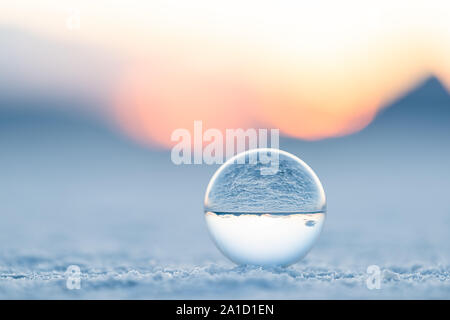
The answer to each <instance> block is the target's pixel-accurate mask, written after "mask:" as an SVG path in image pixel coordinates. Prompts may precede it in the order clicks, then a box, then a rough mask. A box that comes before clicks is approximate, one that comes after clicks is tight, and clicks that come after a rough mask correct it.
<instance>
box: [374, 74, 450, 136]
mask: <svg viewBox="0 0 450 320" xmlns="http://www.w3.org/2000/svg"><path fill="white" fill-rule="evenodd" d="M410 126H411V128H422V127H423V126H439V127H442V126H448V127H450V93H449V92H448V91H447V89H446V88H445V87H444V85H443V84H442V83H441V81H440V80H439V79H438V78H436V77H434V76H432V77H429V78H427V79H426V80H424V81H423V82H422V83H421V84H419V85H418V86H416V87H415V88H414V89H412V90H411V91H410V92H408V93H407V94H405V95H403V96H402V97H400V98H399V99H397V100H396V101H395V102H393V103H392V104H390V105H389V106H387V107H385V108H384V109H383V110H381V111H380V112H379V113H378V115H377V116H376V117H375V119H374V120H373V122H372V123H371V124H370V125H369V126H368V127H367V128H366V129H367V130H370V129H371V128H376V127H396V128H399V127H410Z"/></svg>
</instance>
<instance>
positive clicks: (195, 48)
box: [0, 0, 450, 147]
mask: <svg viewBox="0 0 450 320" xmlns="http://www.w3.org/2000/svg"><path fill="white" fill-rule="evenodd" d="M0 22H1V26H2V29H5V30H12V29H17V30H21V31H23V32H28V33H30V34H31V37H32V38H33V37H36V39H38V40H36V41H37V44H36V47H40V42H39V41H41V40H42V39H45V42H43V43H42V47H46V46H47V45H48V43H55V44H59V45H60V46H61V47H62V48H63V49H62V50H58V51H57V52H56V53H55V52H52V51H49V52H50V53H49V54H45V51H44V53H43V54H42V52H41V54H40V55H39V52H40V51H42V50H41V49H42V48H40V49H39V50H37V51H38V52H34V51H32V52H25V53H23V52H22V54H21V55H20V56H17V55H12V56H11V57H10V58H8V59H4V62H3V63H4V64H10V62H11V60H12V61H13V62H15V63H16V64H17V65H18V66H19V68H18V69H21V70H20V71H21V72H22V73H21V74H22V77H23V78H26V79H27V81H26V82H27V85H28V87H27V88H25V89H26V90H33V89H34V90H41V91H42V86H44V85H45V86H46V88H47V89H48V90H49V91H51V90H54V91H55V90H56V91H57V90H60V89H61V88H62V89H61V90H66V91H70V90H72V89H74V88H79V87H83V88H84V89H85V90H84V91H82V92H83V94H86V95H88V94H93V95H96V96H99V97H100V99H101V100H102V101H104V102H105V105H106V107H104V108H103V107H102V108H101V112H102V114H103V115H104V116H105V117H107V118H108V119H112V121H113V122H114V123H115V124H116V125H117V128H118V129H119V130H122V131H123V132H124V133H126V134H128V135H129V136H131V137H133V138H135V139H137V140H138V141H140V142H143V143H145V144H147V145H149V146H163V147H170V146H171V145H172V144H173V142H171V141H170V135H171V132H172V131H173V130H175V129H177V128H187V129H192V125H193V121H194V120H202V121H203V123H204V127H207V128H219V129H222V130H223V129H225V128H239V127H242V128H248V127H266V128H279V129H280V130H281V133H282V134H284V135H287V136H292V137H297V138H301V139H307V140H311V139H312V140H315V139H322V138H327V137H334V136H341V135H345V134H349V133H352V132H355V131H358V130H360V129H361V128H363V127H365V126H366V125H367V124H368V123H370V121H371V120H372V119H373V117H374V116H375V115H376V113H377V111H378V110H380V108H383V107H384V106H386V105H387V104H388V103H389V102H391V101H392V100H393V99H395V98H396V97H398V96H400V95H402V94H404V93H405V92H407V91H409V90H411V89H413V88H414V87H415V86H417V85H418V84H419V83H420V82H421V81H422V80H424V79H425V78H427V77H428V76H430V75H435V76H437V77H438V78H439V79H440V80H441V81H442V82H443V83H444V84H445V85H446V86H447V88H450V59H449V58H448V57H450V3H449V2H448V1H444V0H442V1H437V0H435V1H419V0H413V1H403V0H402V1H387V0H384V1H377V2H370V3H368V2H367V1H355V0H349V1H340V2H336V1H324V0H322V1H316V2H314V3H311V2H306V1H304V2H303V1H302V2H299V1H284V2H274V1H246V2H242V1H227V2H218V1H217V2H216V1H206V0H196V1H159V0H158V1H150V2H143V1H96V2H94V3H93V2H92V1H77V2H75V1H40V2H39V4H38V3H37V2H33V1H14V2H13V3H9V4H6V3H5V4H2V8H1V11H0ZM2 34H3V37H9V36H11V35H8V32H3V33H2ZM11 37H13V36H11ZM12 43H13V44H14V42H12ZM73 48H77V49H76V50H79V48H83V52H88V53H92V54H93V55H94V56H96V57H97V58H96V59H92V60H90V58H86V59H87V60H85V62H84V63H83V60H81V61H80V58H79V57H78V56H77V53H76V52H78V51H76V52H75V53H74V51H73V50H74V49H73ZM88 56H89V55H88ZM112 57H114V59H116V61H119V62H117V63H112V64H106V66H102V68H103V69H102V68H100V65H101V63H98V62H99V61H100V62H105V61H108V60H109V59H111V58H112ZM61 61H67V62H68V63H60V64H58V63H59V62H61ZM1 62H2V61H1V60H0V63H1ZM2 67H3V66H2ZM83 69H89V70H90V72H85V70H83ZM105 69H106V70H108V72H107V76H104V77H102V76H99V75H103V74H106V73H103V72H102V71H104V70H105ZM5 70H7V68H6V69H5ZM11 70H12V71H11V72H16V70H15V69H11ZM92 74H95V75H96V76H95V77H92ZM30 79H36V80H35V81H33V80H30ZM24 83H25V82H23V81H21V78H20V77H19V78H18V80H17V83H16V84H13V86H14V85H15V86H16V87H17V88H18V89H19V90H22V88H21V86H24ZM30 88H31V89H30ZM99 109H100V107H99Z"/></svg>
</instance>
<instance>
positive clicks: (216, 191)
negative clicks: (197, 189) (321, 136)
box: [204, 148, 326, 266]
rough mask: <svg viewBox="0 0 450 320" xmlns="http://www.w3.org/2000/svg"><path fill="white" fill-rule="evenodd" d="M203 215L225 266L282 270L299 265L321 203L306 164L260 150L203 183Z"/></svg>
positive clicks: (320, 217)
mask: <svg viewBox="0 0 450 320" xmlns="http://www.w3.org/2000/svg"><path fill="white" fill-rule="evenodd" d="M267 159H270V161H267ZM204 209H205V218H206V223H207V225H208V228H209V231H210V234H211V236H212V238H213V240H214V242H215V244H216V246H217V247H218V248H219V250H220V251H221V252H222V253H223V254H224V255H225V256H227V257H228V258H229V259H230V260H231V261H233V262H235V263H237V264H251V265H260V266H287V265H290V264H292V263H295V262H297V261H299V260H300V259H302V258H303V257H304V256H305V255H306V254H307V253H308V251H309V250H310V249H311V248H312V246H313V245H314V243H315V242H316V240H317V239H318V237H319V235H320V232H321V231H322V227H323V223H324V220H325V212H326V199H325V192H324V190H323V187H322V184H321V183H320V180H319V178H318V177H317V176H316V174H315V173H314V171H313V170H312V169H311V168H310V167H309V166H308V165H307V164H306V163H304V162H303V161H302V160H300V159H299V158H297V157H296V156H294V155H292V154H290V153H287V152H285V151H281V150H277V149H266V148H265V149H253V150H250V151H246V152H243V153H240V154H238V155H236V156H235V157H233V158H231V159H229V160H228V161H227V162H226V163H224V164H223V165H222V166H221V167H220V168H219V169H218V170H217V171H216V173H215V174H214V176H213V177H212V178H211V181H210V182H209V185H208V188H207V190H206V196H205V207H204Z"/></svg>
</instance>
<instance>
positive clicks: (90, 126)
mask: <svg viewBox="0 0 450 320" xmlns="http://www.w3.org/2000/svg"><path fill="white" fill-rule="evenodd" d="M0 48H1V50H0V217H1V221H0V297H1V298H7V299H8V298H284V299H290V298H295V299H296V298H332V299H333V298H337V299H342V298H369V299H372V298H374V299H377V298H400V299H402V298H441V299H448V298H450V264H449V263H450V260H449V258H450V241H449V240H450V236H449V233H448V231H449V228H450V204H449V203H448V201H447V199H448V192H449V190H450V170H449V168H448V165H449V163H450V149H449V138H450V126H449V124H450V95H449V90H450V59H449V57H450V4H449V3H448V1H444V0H442V1H438V0H434V1H433V0H431V1H430V0H428V1H422V0H413V1H411V0H410V1H403V0H396V1H387V0H386V1H384V0H383V1H377V2H376V3H375V2H371V1H354V0H348V1H339V2H336V1H325V0H321V1H315V2H314V3H311V2H306V1H282V2H279V1H278V2H275V1H234V0H232V1H227V2H216V1H205V0H193V1H158V0H152V1H146V2H144V1H134V0H133V1H120V0H119V1H95V2H92V1H76V2H75V1H65V0H64V1H49V0H43V1H39V2H34V1H21V0H19V1H14V3H2V4H1V5H0ZM194 120H202V121H203V127H204V128H218V129H220V130H224V129H226V128H278V129H280V132H281V135H282V137H281V141H280V148H281V149H283V150H286V151H288V152H291V153H293V154H295V155H297V156H299V157H300V158H302V159H303V160H304V161H305V162H307V163H308V164H309V165H310V166H311V167H312V168H313V169H314V170H315V171H316V173H317V175H318V176H319V178H320V179H321V181H322V183H323V185H324V188H325V192H326V194H327V199H328V216H327V221H326V225H325V229H324V231H323V234H322V236H321V238H320V239H319V242H318V243H317V244H316V246H315V247H314V248H313V250H312V251H311V252H310V254H309V255H308V256H307V257H306V258H305V259H304V260H302V261H301V262H299V263H298V264H296V265H294V266H291V267H289V268H285V269H261V268H254V267H242V266H235V265H233V264H232V263H230V262H228V261H227V260H226V258H225V257H223V256H222V255H221V254H220V253H219V252H218V250H217V249H216V248H215V247H214V245H213V243H212V241H211V240H210V239H209V237H208V233H207V229H206V224H205V222H204V218H203V197H204V192H205V189H206V186H207V184H208V182H209V179H210V177H211V176H212V174H213V173H214V171H215V170H216V169H217V168H218V166H208V165H182V166H176V165H174V164H173V163H172V162H171V159H170V149H171V148H172V146H173V144H174V143H173V142H171V140H170V135H171V133H172V132H173V131H174V130H175V129H178V128H186V129H188V130H192V129H193V121H194ZM71 264H76V265H79V266H80V268H81V271H82V282H81V289H80V290H68V289H67V287H66V285H65V284H66V282H65V281H66V275H65V271H66V268H67V267H68V266H69V265H71ZM369 265H378V266H379V267H380V268H381V270H382V277H383V281H382V284H381V288H380V289H379V290H369V289H368V288H367V287H366V283H365V281H366V278H367V273H366V269H367V267H368V266H369Z"/></svg>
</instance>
